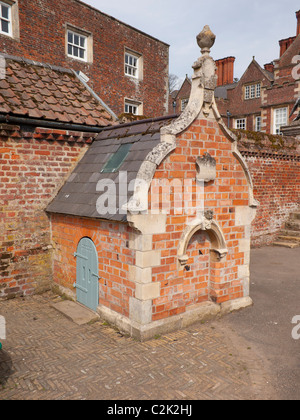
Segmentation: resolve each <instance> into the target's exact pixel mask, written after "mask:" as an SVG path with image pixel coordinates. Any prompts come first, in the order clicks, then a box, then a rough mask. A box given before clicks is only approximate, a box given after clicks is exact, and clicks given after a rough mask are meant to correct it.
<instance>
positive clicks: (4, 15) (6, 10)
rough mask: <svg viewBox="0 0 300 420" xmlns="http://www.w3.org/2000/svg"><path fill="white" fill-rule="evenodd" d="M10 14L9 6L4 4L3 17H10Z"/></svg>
mask: <svg viewBox="0 0 300 420" xmlns="http://www.w3.org/2000/svg"><path fill="white" fill-rule="evenodd" d="M8 15H9V13H8V7H7V6H3V5H2V17H3V18H4V19H8Z"/></svg>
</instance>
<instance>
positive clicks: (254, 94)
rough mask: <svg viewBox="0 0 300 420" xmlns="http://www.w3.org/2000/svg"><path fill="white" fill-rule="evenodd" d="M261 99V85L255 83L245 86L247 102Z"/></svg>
mask: <svg viewBox="0 0 300 420" xmlns="http://www.w3.org/2000/svg"><path fill="white" fill-rule="evenodd" d="M260 97H261V84H260V83H253V84H251V85H247V86H245V100H248V99H257V98H260Z"/></svg>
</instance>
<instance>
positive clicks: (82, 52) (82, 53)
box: [79, 49, 84, 59]
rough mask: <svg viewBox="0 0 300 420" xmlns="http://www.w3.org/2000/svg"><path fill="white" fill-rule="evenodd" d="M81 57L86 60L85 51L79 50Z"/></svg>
mask: <svg viewBox="0 0 300 420" xmlns="http://www.w3.org/2000/svg"><path fill="white" fill-rule="evenodd" d="M79 57H80V58H83V59H84V50H82V49H79Z"/></svg>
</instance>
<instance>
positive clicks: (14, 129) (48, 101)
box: [0, 56, 116, 299]
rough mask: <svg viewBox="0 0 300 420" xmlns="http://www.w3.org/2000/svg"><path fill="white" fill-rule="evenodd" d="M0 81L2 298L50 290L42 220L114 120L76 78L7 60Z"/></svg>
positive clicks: (45, 223) (47, 244) (47, 240)
mask: <svg viewBox="0 0 300 420" xmlns="http://www.w3.org/2000/svg"><path fill="white" fill-rule="evenodd" d="M4 58H5V78H3V79H1V80H0V215H1V217H0V299H1V298H6V297H13V296H25V295H28V294H32V293H35V292H39V291H43V290H45V289H49V287H50V284H51V281H52V246H51V235H50V221H49V218H48V217H47V215H46V213H45V211H44V210H45V208H46V206H47V204H48V202H49V201H50V200H51V199H52V198H53V197H54V196H55V195H56V193H57V192H58V190H59V188H60V187H61V185H62V184H63V183H64V182H65V179H66V177H67V176H68V174H69V173H70V171H71V170H72V169H73V168H74V166H75V165H76V164H77V162H78V161H79V160H80V159H81V158H82V156H83V155H84V153H85V152H86V150H87V148H88V147H89V145H90V144H91V143H92V141H93V139H94V137H95V136H96V135H97V133H99V132H100V131H101V130H102V129H103V128H104V127H107V125H113V124H115V121H116V118H115V116H114V114H112V113H111V112H110V111H109V109H108V108H107V107H106V106H105V105H104V104H103V103H102V102H101V101H99V98H98V96H97V95H96V94H95V93H94V92H93V91H91V89H88V88H87V87H86V86H85V84H84V83H83V82H82V81H81V79H80V78H79V77H78V75H77V74H76V73H75V72H74V71H71V70H68V69H64V68H62V67H56V66H49V65H48V64H47V65H43V64H38V63H35V62H33V61H31V60H25V59H22V58H16V57H11V56H5V57H4Z"/></svg>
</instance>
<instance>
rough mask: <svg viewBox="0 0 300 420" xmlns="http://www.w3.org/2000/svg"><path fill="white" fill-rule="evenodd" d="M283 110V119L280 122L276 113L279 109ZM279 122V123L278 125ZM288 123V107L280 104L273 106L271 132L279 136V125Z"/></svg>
mask: <svg viewBox="0 0 300 420" xmlns="http://www.w3.org/2000/svg"><path fill="white" fill-rule="evenodd" d="M283 110H284V111H285V121H284V122H282V123H279V122H278V113H279V111H283ZM279 124H280V125H279ZM287 124H288V107H287V106H282V107H280V108H274V109H273V134H275V135H279V136H281V135H282V133H281V131H280V128H281V127H284V126H285V125H287Z"/></svg>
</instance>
